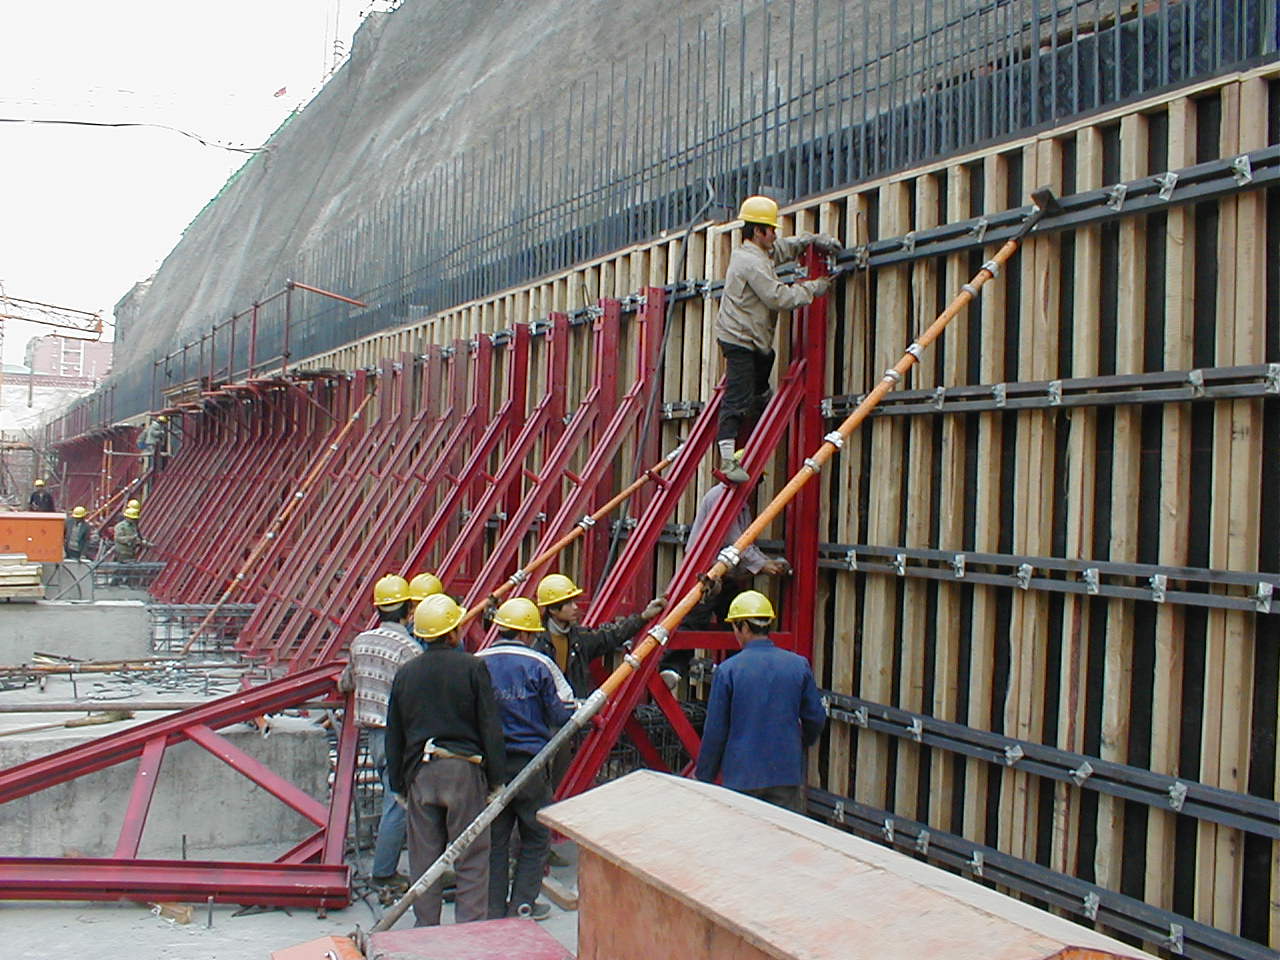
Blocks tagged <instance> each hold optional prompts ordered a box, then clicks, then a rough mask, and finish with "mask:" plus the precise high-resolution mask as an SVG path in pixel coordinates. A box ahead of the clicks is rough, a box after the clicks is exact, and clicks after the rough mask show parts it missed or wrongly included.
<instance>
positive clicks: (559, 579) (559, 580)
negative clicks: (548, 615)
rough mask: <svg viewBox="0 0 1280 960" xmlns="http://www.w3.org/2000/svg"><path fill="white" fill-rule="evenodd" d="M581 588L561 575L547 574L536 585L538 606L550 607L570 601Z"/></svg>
mask: <svg viewBox="0 0 1280 960" xmlns="http://www.w3.org/2000/svg"><path fill="white" fill-rule="evenodd" d="M581 593H582V588H581V587H580V586H578V585H577V584H576V583H574V582H573V581H572V580H570V579H569V578H568V577H566V576H565V575H564V574H563V573H549V574H547V575H546V576H545V577H543V578H542V580H541V581H540V582H539V583H538V606H540V607H550V606H554V605H555V604H557V603H564V602H565V601H566V600H572V599H573V598H574V597H576V596H578V595H579V594H581Z"/></svg>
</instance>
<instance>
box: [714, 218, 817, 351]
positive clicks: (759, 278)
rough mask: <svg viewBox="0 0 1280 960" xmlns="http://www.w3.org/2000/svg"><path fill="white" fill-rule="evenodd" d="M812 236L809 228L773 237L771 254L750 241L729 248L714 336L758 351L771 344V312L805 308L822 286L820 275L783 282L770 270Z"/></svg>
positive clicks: (798, 250) (802, 245) (773, 314)
mask: <svg viewBox="0 0 1280 960" xmlns="http://www.w3.org/2000/svg"><path fill="white" fill-rule="evenodd" d="M814 239H815V237H814V235H813V234H811V233H802V234H799V235H797V236H794V237H778V239H777V240H775V241H774V243H773V255H772V256H770V255H769V254H768V253H766V252H765V251H764V250H762V249H761V248H760V247H758V246H756V244H755V243H754V242H752V241H751V240H746V241H744V242H743V243H742V244H741V245H740V246H739V247H738V248H737V249H736V250H734V251H733V255H732V256H731V257H730V258H729V270H728V272H727V273H726V274H725V277H724V293H723V294H722V295H721V297H720V310H719V311H718V312H717V314H716V320H715V334H716V339H717V340H720V341H722V342H724V343H731V344H733V345H735V346H739V347H746V348H747V349H749V350H755V351H757V352H758V353H768V352H769V351H770V350H772V349H773V328H774V325H775V323H776V322H777V318H776V316H775V314H776V313H777V312H778V311H782V310H794V309H796V308H797V307H806V306H808V305H809V304H810V303H812V302H813V298H814V297H817V296H821V295H822V294H823V293H825V292H826V290H827V280H826V279H825V278H823V279H815V280H800V281H798V282H796V283H783V282H782V281H781V280H779V279H778V275H777V273H776V272H775V271H774V268H775V267H776V266H777V265H778V264H780V263H786V262H787V261H788V260H794V259H795V258H796V257H797V256H798V255H799V254H800V253H801V252H802V251H803V250H804V248H805V247H807V246H808V245H809V244H810V243H812V242H813V241H814Z"/></svg>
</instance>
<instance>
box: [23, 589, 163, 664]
mask: <svg viewBox="0 0 1280 960" xmlns="http://www.w3.org/2000/svg"><path fill="white" fill-rule="evenodd" d="M36 650H40V651H43V652H45V653H58V654H64V655H66V656H71V657H78V658H80V659H81V660H132V659H138V658H141V657H149V656H151V621H150V618H149V617H148V616H147V608H146V605H145V604H143V603H141V602H139V601H137V600H100V601H98V602H96V603H65V602H60V601H54V600H37V601H35V602H34V603H0V665H5V666H10V665H14V664H19V663H26V662H28V661H29V660H30V659H31V654H32V652H33V651H36Z"/></svg>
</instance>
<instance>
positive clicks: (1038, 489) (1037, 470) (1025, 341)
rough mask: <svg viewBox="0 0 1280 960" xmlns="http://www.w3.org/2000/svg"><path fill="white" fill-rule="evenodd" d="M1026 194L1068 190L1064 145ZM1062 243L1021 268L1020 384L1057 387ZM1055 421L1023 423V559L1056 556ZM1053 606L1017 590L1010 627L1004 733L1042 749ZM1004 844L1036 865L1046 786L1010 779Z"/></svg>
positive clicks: (1026, 167) (1037, 151) (1016, 775)
mask: <svg viewBox="0 0 1280 960" xmlns="http://www.w3.org/2000/svg"><path fill="white" fill-rule="evenodd" d="M1022 166H1023V176H1022V183H1023V187H1024V190H1027V191H1029V190H1031V189H1033V188H1034V187H1035V186H1040V185H1042V184H1043V185H1048V186H1051V187H1052V188H1053V189H1054V190H1055V191H1060V190H1061V188H1062V183H1061V180H1062V173H1061V171H1062V149H1061V145H1060V144H1059V143H1058V142H1057V141H1056V140H1041V141H1037V142H1036V143H1035V144H1034V146H1028V147H1027V149H1026V150H1025V151H1024V153H1023V164H1022ZM1061 246H1062V241H1061V238H1060V237H1058V236H1057V235H1055V234H1051V235H1048V236H1035V235H1032V237H1031V238H1030V240H1029V242H1028V243H1027V245H1026V246H1025V247H1024V248H1023V250H1022V254H1021V257H1020V258H1019V263H1018V264H1017V266H1016V267H1015V269H1018V270H1019V271H1020V272H1021V284H1020V286H1019V293H1020V296H1019V300H1020V302H1019V309H1018V379H1020V380H1049V379H1052V378H1053V377H1054V376H1056V375H1057V370H1058V322H1057V321H1058V312H1059V310H1058V307H1059V286H1060V280H1061V255H1060V250H1061ZM1054 416H1055V415H1054V414H1051V413H1047V412H1045V411H1041V410H1031V411H1027V412H1025V413H1023V414H1021V415H1020V416H1019V417H1018V423H1017V440H1016V445H1015V455H1014V498H1015V500H1014V503H1015V506H1014V540H1013V549H1014V552H1015V553H1021V554H1025V555H1028V556H1033V557H1043V556H1047V555H1048V554H1050V553H1052V552H1053V551H1052V545H1053V483H1052V481H1051V480H1050V478H1051V477H1052V476H1053V475H1054V469H1055V468H1054V441H1053V433H1054V419H1053V418H1054ZM1048 619H1049V598H1048V595H1047V594H1045V593H1044V592H1042V591H1038V590H1037V591H1028V590H1014V591H1013V595H1012V598H1011V610H1010V621H1009V686H1008V691H1007V694H1006V697H1005V702H1004V729H1005V733H1006V734H1007V735H1009V736H1013V737H1017V738H1018V739H1020V740H1029V741H1032V742H1039V741H1040V740H1041V739H1042V738H1043V731H1044V699H1045V698H1044V687H1045V683H1044V679H1045V678H1044V673H1045V660H1046V656H1047V646H1048V639H1049V636H1048V634H1049V630H1048V627H1049V623H1048ZM1003 779H1004V784H1005V786H1004V789H1003V790H1002V791H1001V797H1000V808H1001V818H1000V819H1001V834H1002V836H1001V844H1000V847H1001V849H1002V850H1006V851H1008V852H1009V853H1012V854H1014V855H1015V856H1018V857H1022V858H1023V859H1026V860H1034V859H1035V856H1036V822H1037V820H1036V816H1037V811H1038V809H1039V802H1038V798H1039V790H1038V783H1037V780H1036V779H1035V778H1033V777H1032V776H1031V775H1030V774H1028V773H1026V772H1024V771H1022V770H1019V769H1017V768H1016V767H1014V768H1010V769H1007V770H1006V771H1005V773H1004V778H1003Z"/></svg>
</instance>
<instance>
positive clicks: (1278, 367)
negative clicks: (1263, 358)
mask: <svg viewBox="0 0 1280 960" xmlns="http://www.w3.org/2000/svg"><path fill="white" fill-rule="evenodd" d="M1265 383H1266V391H1267V393H1280V363H1268V364H1267V372H1266V374H1265Z"/></svg>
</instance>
